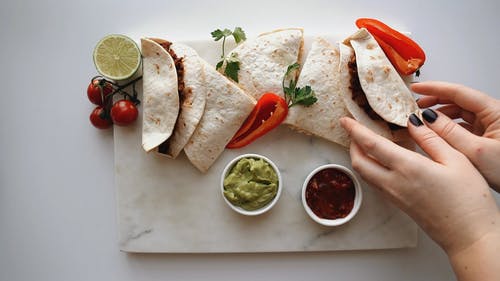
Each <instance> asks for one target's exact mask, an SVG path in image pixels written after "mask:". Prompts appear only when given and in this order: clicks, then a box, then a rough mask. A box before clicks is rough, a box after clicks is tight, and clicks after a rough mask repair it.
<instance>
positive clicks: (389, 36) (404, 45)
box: [356, 18, 425, 75]
mask: <svg viewBox="0 0 500 281" xmlns="http://www.w3.org/2000/svg"><path fill="white" fill-rule="evenodd" d="M356 26H357V27H358V28H362V27H364V28H366V29H367V30H368V32H370V34H371V35H373V37H374V38H375V40H377V42H378V43H379V45H380V47H381V48H382V50H384V52H385V54H386V56H387V58H389V60H390V61H391V63H392V65H394V67H395V68H396V70H397V71H398V72H399V73H401V74H404V75H410V74H412V73H414V72H415V71H417V70H418V69H419V68H420V67H421V66H422V65H423V64H424V62H425V53H424V51H423V50H422V48H420V46H419V45H418V44H417V43H416V42H415V41H413V40H411V39H410V38H409V37H408V36H405V35H404V34H402V33H400V32H398V31H397V30H394V29H392V28H391V27H389V26H387V25H386V24H384V23H383V22H381V21H379V20H376V19H369V18H360V19H357V20H356Z"/></svg>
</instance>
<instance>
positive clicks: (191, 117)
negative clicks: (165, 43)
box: [158, 43, 206, 158]
mask: <svg viewBox="0 0 500 281" xmlns="http://www.w3.org/2000/svg"><path fill="white" fill-rule="evenodd" d="M168 49H169V52H170V53H171V54H172V55H173V56H175V58H176V59H177V61H176V62H177V63H176V67H177V74H178V75H177V78H178V90H179V99H180V111H179V117H178V118H177V122H176V124H175V127H174V132H173V134H172V136H171V137H170V138H169V139H168V140H167V141H166V142H165V143H163V144H162V145H160V147H159V149H158V151H159V152H160V153H164V154H165V155H167V156H169V157H172V158H176V157H177V155H179V153H180V152H181V151H182V149H183V148H184V146H185V145H186V144H187V142H188V141H189V138H190V137H191V135H192V134H193V132H194V130H195V129H196V126H197V125H198V123H199V122H200V119H201V116H202V115H203V112H204V110H205V102H206V88H205V87H204V86H203V85H202V83H203V81H204V80H205V77H204V76H205V73H204V72H203V66H202V63H201V61H200V57H199V56H198V54H197V53H196V51H195V50H193V49H192V48H191V47H189V46H186V45H184V44H180V43H172V44H171V45H170V46H169V48H168ZM180 72H182V73H181V74H182V75H179V73H180Z"/></svg>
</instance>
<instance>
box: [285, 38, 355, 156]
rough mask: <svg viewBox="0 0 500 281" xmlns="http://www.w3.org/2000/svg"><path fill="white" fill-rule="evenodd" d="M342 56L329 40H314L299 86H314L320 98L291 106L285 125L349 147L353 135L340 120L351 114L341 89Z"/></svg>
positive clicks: (301, 73) (317, 96) (298, 82)
mask: <svg viewBox="0 0 500 281" xmlns="http://www.w3.org/2000/svg"><path fill="white" fill-rule="evenodd" d="M339 56H340V54H339V51H338V49H337V48H336V46H333V45H331V44H330V43H328V42H327V41H326V40H324V39H322V38H317V39H316V40H315V41H314V42H313V44H312V46H311V50H310V51H309V54H308V55H307V58H306V61H305V62H304V66H303V67H302V70H301V72H300V76H299V80H298V81H297V87H303V86H305V85H310V86H311V88H312V89H313V90H314V92H315V95H316V98H317V99H318V101H317V102H316V103H314V104H312V105H310V106H308V107H305V106H301V105H297V106H293V107H291V108H290V109H289V111H288V116H287V118H286V119H285V124H288V125H290V126H291V127H292V128H294V129H297V130H299V131H303V132H306V133H309V134H312V135H315V136H319V137H321V138H324V139H326V140H329V141H333V142H336V143H338V144H340V145H343V146H346V147H348V146H349V143H350V141H349V136H348V134H347V132H346V131H345V130H344V129H343V128H342V127H341V126H340V123H339V120H340V118H342V117H344V116H351V115H350V114H349V111H348V110H347V108H346V106H345V105H344V101H343V97H342V95H341V94H340V91H339V80H340V78H341V77H340V73H339V63H340V57H339Z"/></svg>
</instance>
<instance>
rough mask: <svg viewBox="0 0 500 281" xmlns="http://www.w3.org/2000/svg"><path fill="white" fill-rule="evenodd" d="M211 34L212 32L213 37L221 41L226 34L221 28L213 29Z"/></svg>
mask: <svg viewBox="0 0 500 281" xmlns="http://www.w3.org/2000/svg"><path fill="white" fill-rule="evenodd" d="M210 34H212V38H214V40H215V41H219V40H220V39H221V38H222V37H224V34H223V33H222V30H220V29H216V30H214V31H212V32H211V33H210Z"/></svg>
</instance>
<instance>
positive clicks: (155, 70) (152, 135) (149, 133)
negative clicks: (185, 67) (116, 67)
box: [141, 38, 179, 152]
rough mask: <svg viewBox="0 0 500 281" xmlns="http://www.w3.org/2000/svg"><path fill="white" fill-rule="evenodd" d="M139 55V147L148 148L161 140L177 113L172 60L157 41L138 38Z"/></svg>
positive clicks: (166, 136) (173, 122)
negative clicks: (139, 45)
mask: <svg viewBox="0 0 500 281" xmlns="http://www.w3.org/2000/svg"><path fill="white" fill-rule="evenodd" d="M141 49H142V56H143V62H142V63H143V76H142V83H143V103H142V110H143V123H142V147H143V148H144V150H145V151H147V152H149V151H151V150H152V149H154V148H156V147H158V146H159V145H160V144H161V143H163V142H165V141H166V140H167V139H168V138H169V137H170V136H171V135H172V131H173V129H174V125H175V122H176V120H177V115H178V113H179V94H178V88H177V72H176V70H175V64H174V60H173V59H172V57H171V56H170V54H169V53H168V52H167V50H165V49H164V48H163V47H162V46H161V45H160V44H158V43H156V42H154V41H153V40H151V39H147V38H143V39H141Z"/></svg>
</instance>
